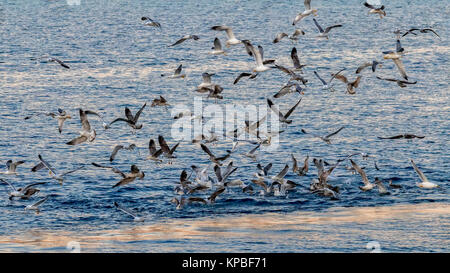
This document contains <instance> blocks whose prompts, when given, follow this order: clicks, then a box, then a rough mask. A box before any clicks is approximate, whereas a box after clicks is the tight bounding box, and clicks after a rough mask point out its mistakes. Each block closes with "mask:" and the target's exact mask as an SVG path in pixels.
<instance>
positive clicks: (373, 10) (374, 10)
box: [364, 2, 386, 18]
mask: <svg viewBox="0 0 450 273" xmlns="http://www.w3.org/2000/svg"><path fill="white" fill-rule="evenodd" d="M364 6H366V7H368V8H369V9H370V10H369V14H379V15H380V18H383V16H386V12H385V11H384V5H382V6H381V7H379V8H375V7H374V6H373V5H371V4H369V3H367V2H364Z"/></svg>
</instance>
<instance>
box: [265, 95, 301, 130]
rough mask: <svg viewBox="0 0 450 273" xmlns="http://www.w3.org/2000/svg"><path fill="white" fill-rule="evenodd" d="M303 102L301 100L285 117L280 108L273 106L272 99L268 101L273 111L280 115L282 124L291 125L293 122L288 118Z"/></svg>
mask: <svg viewBox="0 0 450 273" xmlns="http://www.w3.org/2000/svg"><path fill="white" fill-rule="evenodd" d="M301 101H302V98H300V99H299V100H298V102H297V103H296V104H295V105H294V106H293V107H292V108H291V109H289V111H287V113H286V114H285V115H283V113H281V112H280V110H278V108H277V107H276V106H275V105H274V104H273V102H272V101H271V100H270V99H267V104H268V105H269V107H270V109H272V111H273V112H274V113H275V114H277V115H278V118H279V121H280V122H282V123H285V124H291V123H292V120H288V118H289V116H290V115H291V114H292V112H294V110H295V108H297V106H298V105H299V104H300V102H301Z"/></svg>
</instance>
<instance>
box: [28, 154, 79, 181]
mask: <svg viewBox="0 0 450 273" xmlns="http://www.w3.org/2000/svg"><path fill="white" fill-rule="evenodd" d="M38 158H39V161H40V162H39V163H38V164H37V165H36V166H34V167H33V168H32V169H31V171H32V172H37V171H39V170H41V169H44V168H45V169H47V170H48V173H49V175H50V176H51V178H53V179H55V180H57V181H58V182H59V183H60V184H61V185H62V183H63V182H64V176H66V175H68V174H71V173H73V172H76V171H79V170H81V169H83V168H84V166H81V167H78V168H76V169H73V170H70V171H67V172H65V173H62V174H60V175H58V174H57V173H56V171H55V169H54V168H53V167H52V166H51V165H50V163H48V162H47V161H45V160H44V159H43V158H42V156H41V155H40V154H39V155H38Z"/></svg>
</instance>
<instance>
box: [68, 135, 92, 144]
mask: <svg viewBox="0 0 450 273" xmlns="http://www.w3.org/2000/svg"><path fill="white" fill-rule="evenodd" d="M86 140H87V137H85V136H80V137H77V138H74V139H72V140H71V141H69V142H67V143H66V144H67V145H77V144H81V143H83V142H85V141H86Z"/></svg>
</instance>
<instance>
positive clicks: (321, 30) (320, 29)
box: [313, 18, 323, 33]
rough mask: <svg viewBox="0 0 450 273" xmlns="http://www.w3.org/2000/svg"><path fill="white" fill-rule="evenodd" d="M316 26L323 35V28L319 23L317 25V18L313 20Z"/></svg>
mask: <svg viewBox="0 0 450 273" xmlns="http://www.w3.org/2000/svg"><path fill="white" fill-rule="evenodd" d="M313 21H314V24H315V25H316V27H317V28H318V29H319V32H320V33H323V28H322V27H321V26H320V25H319V23H317V20H316V19H315V18H313Z"/></svg>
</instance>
